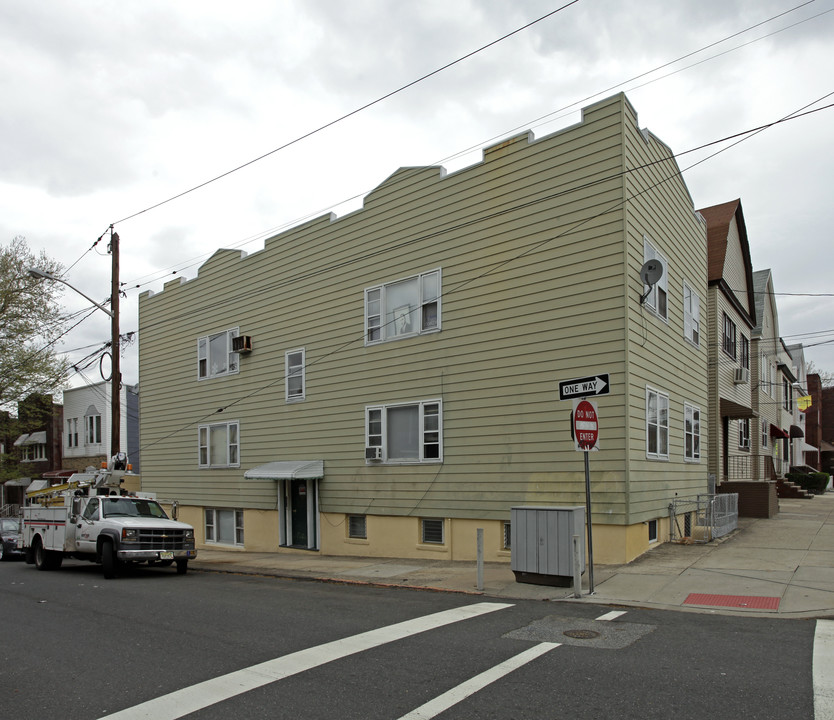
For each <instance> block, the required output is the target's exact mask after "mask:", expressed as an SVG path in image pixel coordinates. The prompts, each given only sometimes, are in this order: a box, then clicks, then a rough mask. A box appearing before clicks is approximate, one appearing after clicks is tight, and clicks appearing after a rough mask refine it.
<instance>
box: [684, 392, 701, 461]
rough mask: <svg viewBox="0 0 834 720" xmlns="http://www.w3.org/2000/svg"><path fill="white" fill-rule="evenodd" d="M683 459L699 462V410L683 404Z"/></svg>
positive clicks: (693, 406)
mask: <svg viewBox="0 0 834 720" xmlns="http://www.w3.org/2000/svg"><path fill="white" fill-rule="evenodd" d="M683 459H684V460H686V461H687V462H700V461H701V409H700V408H698V407H696V406H695V405H690V404H689V403H684V404H683Z"/></svg>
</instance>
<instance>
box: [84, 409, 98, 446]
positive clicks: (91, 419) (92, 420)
mask: <svg viewBox="0 0 834 720" xmlns="http://www.w3.org/2000/svg"><path fill="white" fill-rule="evenodd" d="M84 424H85V425H86V435H85V437H86V443H87V445H101V415H87V417H85V418H84Z"/></svg>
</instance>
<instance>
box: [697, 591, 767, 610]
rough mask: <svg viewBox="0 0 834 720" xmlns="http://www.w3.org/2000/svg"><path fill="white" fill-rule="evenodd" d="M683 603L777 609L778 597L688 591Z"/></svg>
mask: <svg viewBox="0 0 834 720" xmlns="http://www.w3.org/2000/svg"><path fill="white" fill-rule="evenodd" d="M683 604H684V605H712V606H713V607H732V608H745V609H750V610H778V609H779V598H778V597H756V596H755V595H710V594H709V593H690V594H689V597H687V598H686V600H684V601H683Z"/></svg>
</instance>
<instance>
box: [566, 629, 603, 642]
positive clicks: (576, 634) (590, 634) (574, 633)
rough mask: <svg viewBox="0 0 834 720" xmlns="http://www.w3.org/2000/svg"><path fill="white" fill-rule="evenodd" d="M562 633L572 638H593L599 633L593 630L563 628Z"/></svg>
mask: <svg viewBox="0 0 834 720" xmlns="http://www.w3.org/2000/svg"><path fill="white" fill-rule="evenodd" d="M562 635H566V636H567V637H569V638H573V639H574V640H593V639H594V638H598V637H599V633H598V632H594V631H593V630H565V631H564V632H563V633H562Z"/></svg>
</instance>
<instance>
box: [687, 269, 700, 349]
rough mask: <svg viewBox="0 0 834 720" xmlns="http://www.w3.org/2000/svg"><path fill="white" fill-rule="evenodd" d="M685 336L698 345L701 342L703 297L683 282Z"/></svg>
mask: <svg viewBox="0 0 834 720" xmlns="http://www.w3.org/2000/svg"><path fill="white" fill-rule="evenodd" d="M683 336H684V337H685V338H686V339H687V340H689V342H691V343H692V344H693V345H695V346H696V347H697V346H699V345H700V343H701V299H700V298H699V297H698V293H696V292H695V291H694V290H693V289H692V288H691V287H689V285H687V284H686V283H684V284H683Z"/></svg>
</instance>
